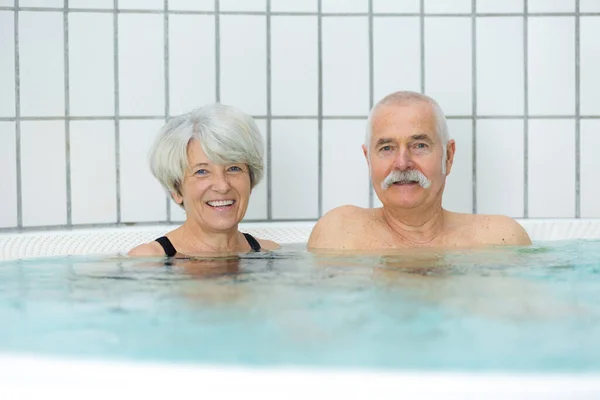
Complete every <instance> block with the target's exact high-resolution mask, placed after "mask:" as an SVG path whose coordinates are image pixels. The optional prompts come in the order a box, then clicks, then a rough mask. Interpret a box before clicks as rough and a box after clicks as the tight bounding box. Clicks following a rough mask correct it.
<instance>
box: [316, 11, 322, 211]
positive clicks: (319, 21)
mask: <svg viewBox="0 0 600 400" xmlns="http://www.w3.org/2000/svg"><path fill="white" fill-rule="evenodd" d="M322 9H323V0H317V54H318V56H317V60H318V61H317V64H318V68H317V76H318V92H317V96H318V98H317V110H318V111H317V112H318V116H317V126H318V127H317V131H318V139H317V140H318V142H317V143H318V174H319V175H318V189H317V193H318V194H317V196H318V200H317V201H318V216H319V217H321V216H323V17H322Z"/></svg>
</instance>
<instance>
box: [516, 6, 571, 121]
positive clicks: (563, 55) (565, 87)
mask: <svg viewBox="0 0 600 400" xmlns="http://www.w3.org/2000/svg"><path fill="white" fill-rule="evenodd" d="M574 38H575V18H574V17H531V18H529V27H528V64H529V65H528V80H529V82H528V84H529V114H530V115H553V114H557V115H572V114H574V113H575V39H574Z"/></svg>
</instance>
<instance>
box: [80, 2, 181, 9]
mask: <svg viewBox="0 0 600 400" xmlns="http://www.w3.org/2000/svg"><path fill="white" fill-rule="evenodd" d="M170 1H173V0H170ZM114 4H115V2H114V0H69V8H90V9H92V8H97V9H107V8H114Z"/></svg>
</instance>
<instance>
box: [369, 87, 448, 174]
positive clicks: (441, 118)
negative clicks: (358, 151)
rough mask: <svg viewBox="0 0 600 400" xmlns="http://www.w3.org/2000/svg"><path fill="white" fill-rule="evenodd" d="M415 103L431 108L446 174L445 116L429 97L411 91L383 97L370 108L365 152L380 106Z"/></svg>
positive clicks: (446, 132)
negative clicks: (374, 116) (441, 148)
mask: <svg viewBox="0 0 600 400" xmlns="http://www.w3.org/2000/svg"><path fill="white" fill-rule="evenodd" d="M417 102H422V103H425V104H427V105H429V106H430V107H431V110H432V111H433V115H434V118H435V127H436V129H435V130H436V134H437V135H438V137H439V139H440V142H442V147H443V149H444V151H443V155H442V173H446V157H447V154H446V150H447V148H446V146H447V145H448V141H449V140H450V135H449V133H448V124H447V122H446V116H445V115H444V112H443V111H442V108H441V107H440V105H439V104H438V103H437V102H436V101H435V100H434V99H432V98H431V97H429V96H426V95H424V94H421V93H417V92H411V91H399V92H394V93H391V94H389V95H387V96H385V97H384V98H383V99H381V100H379V102H377V104H375V105H374V106H373V108H371V111H370V112H369V116H368V118H367V133H366V135H365V147H366V148H367V151H369V152H370V150H371V148H370V147H371V135H372V128H373V126H372V120H373V115H374V114H375V112H376V111H377V110H378V109H379V107H381V106H385V105H395V106H403V105H407V104H413V103H417Z"/></svg>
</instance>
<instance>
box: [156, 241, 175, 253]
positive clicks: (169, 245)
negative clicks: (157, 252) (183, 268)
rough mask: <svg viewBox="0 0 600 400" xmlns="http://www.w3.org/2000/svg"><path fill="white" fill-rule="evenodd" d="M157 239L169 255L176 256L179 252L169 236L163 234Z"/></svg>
mask: <svg viewBox="0 0 600 400" xmlns="http://www.w3.org/2000/svg"><path fill="white" fill-rule="evenodd" d="M156 241H157V242H158V244H160V245H161V246H162V248H163V250H164V251H165V254H166V255H167V257H175V254H177V250H175V247H173V243H171V241H170V240H169V238H168V237H166V236H161V237H159V238H158V239H156Z"/></svg>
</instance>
